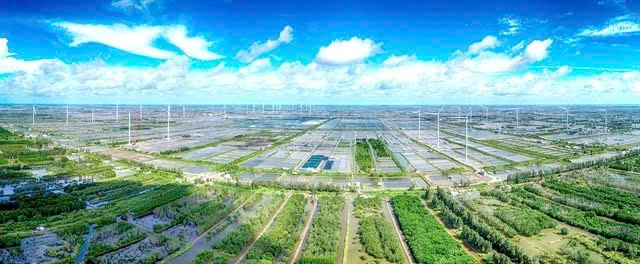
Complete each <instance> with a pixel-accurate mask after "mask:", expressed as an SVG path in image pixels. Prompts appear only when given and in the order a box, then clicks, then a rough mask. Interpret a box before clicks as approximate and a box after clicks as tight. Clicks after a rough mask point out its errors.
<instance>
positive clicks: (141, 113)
mask: <svg viewBox="0 0 640 264" xmlns="http://www.w3.org/2000/svg"><path fill="white" fill-rule="evenodd" d="M139 111H140V122H142V105H140V110H139Z"/></svg>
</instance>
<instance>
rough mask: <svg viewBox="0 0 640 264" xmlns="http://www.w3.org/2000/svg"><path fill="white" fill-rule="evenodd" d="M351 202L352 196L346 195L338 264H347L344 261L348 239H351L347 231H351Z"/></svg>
mask: <svg viewBox="0 0 640 264" xmlns="http://www.w3.org/2000/svg"><path fill="white" fill-rule="evenodd" d="M350 204H351V197H350V196H349V195H345V197H344V207H343V209H342V220H341V221H340V222H341V223H342V227H341V228H340V244H339V246H338V260H337V263H338V264H346V263H344V259H345V252H346V251H347V249H346V247H347V244H348V243H347V242H348V241H347V239H349V238H348V235H347V233H348V232H349V214H350V213H351V212H350V210H349V208H350V207H351V206H350Z"/></svg>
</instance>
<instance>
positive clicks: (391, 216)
mask: <svg viewBox="0 0 640 264" xmlns="http://www.w3.org/2000/svg"><path fill="white" fill-rule="evenodd" d="M384 207H385V209H384V211H385V215H386V216H387V219H390V220H391V223H392V224H393V229H394V230H395V231H396V236H397V237H398V240H400V244H401V245H402V249H403V250H402V251H404V257H405V261H407V263H410V264H414V263H416V262H415V261H414V260H413V256H412V255H411V252H410V251H409V246H408V245H407V242H406V241H405V240H404V235H403V234H402V231H400V227H399V225H398V219H396V215H394V214H393V212H392V211H391V204H389V200H384Z"/></svg>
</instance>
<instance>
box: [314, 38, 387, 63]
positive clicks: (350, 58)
mask: <svg viewBox="0 0 640 264" xmlns="http://www.w3.org/2000/svg"><path fill="white" fill-rule="evenodd" d="M381 46H382V43H375V42H373V40H371V39H360V38H358V37H353V38H351V39H350V40H334V41H333V42H331V44H329V46H325V47H321V48H320V51H318V54H317V55H316V61H317V62H318V63H322V64H328V65H346V64H355V63H360V62H362V61H364V60H365V59H367V58H369V57H371V56H373V55H376V54H378V53H379V52H380V51H381V48H380V47H381Z"/></svg>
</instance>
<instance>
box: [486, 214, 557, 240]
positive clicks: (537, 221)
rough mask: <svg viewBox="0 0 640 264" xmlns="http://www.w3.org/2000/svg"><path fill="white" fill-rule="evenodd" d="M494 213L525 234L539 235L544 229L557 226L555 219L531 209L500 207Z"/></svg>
mask: <svg viewBox="0 0 640 264" xmlns="http://www.w3.org/2000/svg"><path fill="white" fill-rule="evenodd" d="M494 215H495V216H496V217H497V218H499V219H500V220H502V221H504V222H505V223H507V224H508V225H509V226H511V227H513V228H514V229H515V230H516V231H518V233H519V234H521V235H523V236H533V235H537V234H539V233H540V231H542V229H545V228H553V227H555V226H556V221H554V220H553V219H551V218H549V217H548V216H546V215H544V214H541V213H538V212H536V211H533V210H530V209H522V208H515V207H511V208H509V209H506V208H498V209H497V210H496V212H495V213H494Z"/></svg>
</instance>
